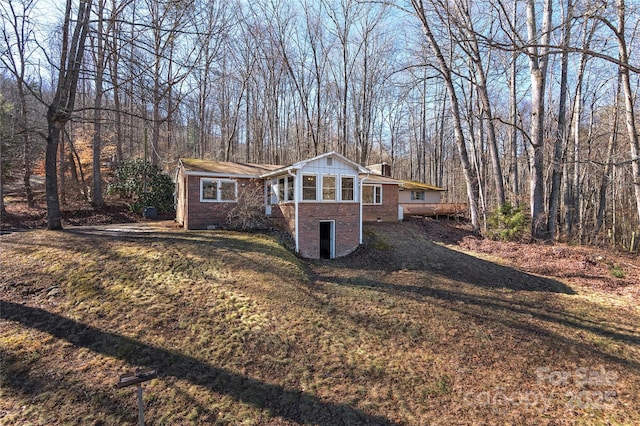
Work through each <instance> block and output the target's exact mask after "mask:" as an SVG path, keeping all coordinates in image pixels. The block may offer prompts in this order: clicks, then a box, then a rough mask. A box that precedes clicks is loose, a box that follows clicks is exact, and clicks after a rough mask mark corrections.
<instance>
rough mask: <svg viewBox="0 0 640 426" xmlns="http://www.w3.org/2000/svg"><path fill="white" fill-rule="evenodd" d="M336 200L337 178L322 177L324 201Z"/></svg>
mask: <svg viewBox="0 0 640 426" xmlns="http://www.w3.org/2000/svg"><path fill="white" fill-rule="evenodd" d="M335 200H336V177H335V176H322V201H335Z"/></svg>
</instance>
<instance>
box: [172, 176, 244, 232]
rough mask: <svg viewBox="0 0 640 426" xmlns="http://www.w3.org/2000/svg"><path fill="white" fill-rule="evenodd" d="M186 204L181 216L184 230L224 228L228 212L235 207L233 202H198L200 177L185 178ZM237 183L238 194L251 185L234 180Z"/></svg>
mask: <svg viewBox="0 0 640 426" xmlns="http://www.w3.org/2000/svg"><path fill="white" fill-rule="evenodd" d="M186 177H187V179H186V180H187V185H186V189H187V191H186V193H187V194H186V195H187V197H186V204H185V207H184V209H185V214H184V215H183V221H182V222H183V223H182V224H183V226H184V227H185V228H186V229H207V227H208V226H212V225H221V226H224V225H225V223H226V221H227V214H228V213H229V210H230V209H231V208H233V207H234V206H236V205H237V203H235V202H226V203H215V202H214V203H203V202H200V178H201V177H200V176H186ZM236 180H237V182H238V194H240V191H242V190H243V188H244V187H245V186H247V185H251V184H252V181H251V180H250V179H236Z"/></svg>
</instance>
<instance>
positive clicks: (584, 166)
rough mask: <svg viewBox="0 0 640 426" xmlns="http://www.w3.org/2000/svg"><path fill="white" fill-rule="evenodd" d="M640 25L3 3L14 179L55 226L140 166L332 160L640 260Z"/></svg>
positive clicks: (557, 2) (615, 16)
mask: <svg viewBox="0 0 640 426" xmlns="http://www.w3.org/2000/svg"><path fill="white" fill-rule="evenodd" d="M52 3H54V4H55V5H52ZM639 18H640V4H638V2H636V1H630V0H508V1H506V0H476V1H471V0H388V1H385V0H370V1H369V0H297V1H295V0H254V1H248V2H247V1H241V0H224V1H221V0H216V1H212V0H189V1H185V0H65V1H64V2H63V1H60V2H49V1H45V0H3V2H2V3H0V22H1V23H2V25H1V31H2V32H1V34H0V35H1V37H2V41H1V42H0V90H1V91H0V135H1V140H2V147H1V148H2V149H1V150H0V152H1V157H0V158H1V160H2V161H1V163H2V166H3V167H2V168H3V176H4V179H3V182H4V181H6V179H7V178H8V177H12V178H13V179H15V178H16V176H19V179H20V180H21V182H22V184H23V185H24V188H25V193H26V194H27V198H28V200H29V202H30V203H32V202H33V194H32V190H31V188H30V176H31V175H32V174H34V173H35V172H36V171H41V170H44V171H45V173H46V182H47V184H46V190H47V208H48V210H49V228H50V229H57V228H59V227H60V218H59V209H60V206H59V203H62V204H64V203H65V200H66V199H67V198H68V197H72V196H74V197H75V196H78V194H80V195H81V196H83V197H86V199H87V200H88V201H90V202H91V203H92V204H93V205H94V206H96V207H101V206H102V205H103V204H104V200H103V194H104V191H105V178H106V176H105V175H106V172H105V170H108V169H107V167H114V166H115V165H117V164H118V163H119V162H121V161H123V160H127V159H148V161H150V162H152V163H154V164H157V165H159V166H160V167H162V168H163V169H164V170H166V171H167V173H172V172H173V169H174V168H175V166H176V162H177V159H178V158H179V157H199V158H207V159H216V160H226V161H242V162H267V163H275V164H286V163H291V162H294V161H296V160H299V159H302V158H306V157H309V156H313V155H316V154H320V153H323V152H326V151H330V150H335V151H337V152H339V153H341V154H343V155H346V156H347V157H349V158H352V159H354V160H355V161H357V162H359V163H361V164H363V165H366V164H372V163H379V162H382V161H386V162H387V163H389V164H390V165H391V167H392V173H393V176H394V177H396V178H401V179H411V180H417V181H425V182H428V183H431V184H434V185H437V186H442V187H445V188H446V189H447V192H446V198H447V200H448V201H463V202H467V203H468V204H469V212H470V219H471V223H472V224H473V225H474V227H475V228H476V229H477V230H478V231H479V232H483V231H484V230H485V226H486V223H487V218H488V216H489V215H490V214H491V212H492V211H495V210H496V209H497V208H499V207H500V206H501V205H504V204H506V203H509V204H511V205H513V206H520V207H521V208H522V209H523V210H524V211H526V212H527V213H528V214H529V217H530V219H531V222H530V223H531V233H532V237H533V238H534V239H550V240H553V239H560V240H565V241H574V242H580V243H598V244H603V243H606V244H613V245H620V246H623V247H626V248H631V247H630V245H631V244H632V241H633V239H634V237H633V236H634V235H635V234H634V232H637V230H638V229H639V228H640V162H639V159H638V155H639V150H640V144H639V141H638V129H637V125H638V123H637V119H638V117H637V114H636V112H635V106H636V99H637V94H638V90H639V88H640V84H639V83H640V81H639V78H640V63H639V62H638V53H636V52H638V51H640V25H639V22H640V19H639ZM0 186H1V185H0Z"/></svg>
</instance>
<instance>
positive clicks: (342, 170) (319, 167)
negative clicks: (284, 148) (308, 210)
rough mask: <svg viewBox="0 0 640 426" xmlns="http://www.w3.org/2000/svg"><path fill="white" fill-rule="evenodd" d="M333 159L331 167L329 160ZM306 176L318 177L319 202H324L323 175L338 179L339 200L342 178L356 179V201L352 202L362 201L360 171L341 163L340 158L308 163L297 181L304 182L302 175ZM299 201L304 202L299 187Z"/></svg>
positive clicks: (298, 173)
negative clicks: (313, 175)
mask: <svg viewBox="0 0 640 426" xmlns="http://www.w3.org/2000/svg"><path fill="white" fill-rule="evenodd" d="M329 158H330V159H331V163H332V164H331V165H328V164H327V159H329ZM306 174H315V175H317V176H318V180H317V185H318V187H317V190H318V195H317V200H322V176H323V175H331V176H335V177H336V182H337V185H336V192H337V193H338V199H339V198H340V195H339V194H340V193H341V189H342V188H341V187H340V183H341V182H340V178H341V177H342V176H350V177H353V178H354V201H350V202H359V201H360V180H359V178H358V169H357V168H355V167H354V166H353V165H351V164H349V163H346V162H344V161H341V160H340V159H339V158H335V157H322V158H319V159H316V160H313V161H310V162H308V163H307V164H305V165H304V167H302V168H301V169H300V170H298V171H297V173H296V179H297V180H298V181H299V182H302V175H306ZM298 191H299V192H298V194H297V195H298V197H299V198H298V199H299V200H302V186H299V187H298Z"/></svg>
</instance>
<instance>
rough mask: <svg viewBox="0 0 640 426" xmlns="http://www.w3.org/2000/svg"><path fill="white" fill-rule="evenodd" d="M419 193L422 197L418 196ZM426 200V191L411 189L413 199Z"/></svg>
mask: <svg viewBox="0 0 640 426" xmlns="http://www.w3.org/2000/svg"><path fill="white" fill-rule="evenodd" d="M417 195H420V197H418V196H417ZM424 200H425V193H424V191H411V201H424Z"/></svg>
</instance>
